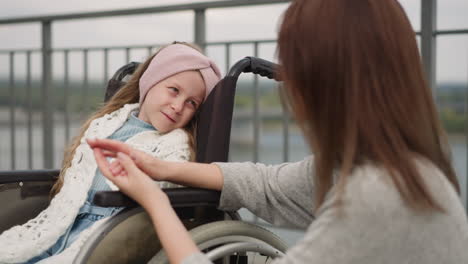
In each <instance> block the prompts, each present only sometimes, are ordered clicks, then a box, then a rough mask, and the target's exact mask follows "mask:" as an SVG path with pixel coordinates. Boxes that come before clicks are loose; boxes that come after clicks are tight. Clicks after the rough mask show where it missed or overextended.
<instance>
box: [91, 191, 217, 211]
mask: <svg viewBox="0 0 468 264" xmlns="http://www.w3.org/2000/svg"><path fill="white" fill-rule="evenodd" d="M163 191H164V192H165V193H166V194H167V196H168V197H169V201H170V202H171V205H172V207H174V208H177V207H191V206H213V207H216V206H218V204H219V197H220V194H221V192H219V191H212V190H207V189H198V188H167V189H163ZM93 204H95V205H97V206H102V207H120V206H124V207H135V206H138V204H137V203H136V202H135V201H134V200H132V199H130V198H129V197H128V196H126V195H125V194H123V193H121V192H119V191H103V192H97V193H96V194H95V195H94V199H93Z"/></svg>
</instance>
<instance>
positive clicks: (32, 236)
mask: <svg viewBox="0 0 468 264" xmlns="http://www.w3.org/2000/svg"><path fill="white" fill-rule="evenodd" d="M138 107H139V105H138V104H127V105H125V106H123V107H122V108H120V109H118V110H117V111H114V112H112V113H110V114H106V115H104V116H103V117H100V118H97V119H95V120H93V121H92V122H91V124H90V126H89V128H88V129H87V131H86V132H85V134H84V136H83V138H81V142H80V145H79V146H78V147H77V148H76V151H75V155H74V156H73V159H72V164H71V166H70V168H69V169H67V171H66V173H65V177H64V184H63V187H62V189H61V190H60V192H59V193H58V194H57V195H56V196H55V197H54V198H53V199H52V200H51V202H50V205H49V207H47V208H46V209H45V210H43V211H42V212H41V213H40V214H39V215H38V216H37V217H36V218H34V219H31V220H29V221H28V222H27V223H25V224H23V225H18V226H14V227H12V228H10V229H9V230H6V231H5V232H3V233H2V234H1V235H0V263H18V262H25V261H27V260H29V259H31V258H32V257H34V256H37V255H39V254H41V253H42V252H44V251H45V250H47V249H48V248H50V247H51V246H52V245H53V244H54V243H55V242H56V241H57V240H58V238H59V237H60V236H61V235H62V234H64V233H65V232H66V230H67V229H68V227H69V226H70V225H71V224H72V223H73V222H74V220H75V218H76V216H77V214H78V211H79V209H80V208H81V206H82V205H83V204H84V202H85V201H86V199H87V194H88V191H89V189H90V187H91V184H92V182H93V178H94V175H95V174H96V173H95V172H96V169H97V165H96V162H95V159H94V155H93V152H92V149H91V148H90V147H89V145H88V144H87V143H86V141H85V139H86V138H106V137H108V136H110V135H112V133H114V132H115V131H116V130H117V129H118V128H120V127H121V126H122V125H123V124H124V122H125V121H126V120H127V118H128V116H129V115H130V113H131V112H132V111H133V110H136V109H138ZM126 143H127V144H129V145H131V146H132V147H134V148H135V149H139V150H142V151H145V152H147V153H149V154H150V155H152V156H154V157H157V158H160V159H164V160H172V161H187V160H188V159H189V157H190V148H189V145H188V137H187V134H186V133H185V131H183V130H182V129H176V130H173V131H171V132H169V133H166V134H160V133H159V132H157V131H145V132H141V133H138V134H137V135H134V136H133V137H131V138H129V139H128V140H127V141H126ZM160 186H161V187H162V188H167V187H174V186H175V185H173V184H170V183H167V182H164V183H160ZM107 220H108V218H104V219H101V220H100V221H98V222H96V223H95V224H94V225H93V226H91V227H90V228H88V229H87V230H84V231H83V232H82V233H81V234H80V237H79V238H78V239H77V240H76V241H75V242H74V243H73V244H72V245H71V246H70V247H69V248H67V249H66V250H65V251H63V252H62V253H61V254H58V255H55V256H52V257H50V258H47V259H44V260H43V261H41V262H40V263H71V262H72V260H73V259H74V257H75V256H76V254H77V253H78V252H79V249H80V248H81V246H82V245H83V244H84V243H85V242H86V239H87V238H88V237H89V236H90V235H91V233H92V230H94V229H96V228H98V227H99V226H100V225H101V224H102V223H104V222H105V221H107Z"/></svg>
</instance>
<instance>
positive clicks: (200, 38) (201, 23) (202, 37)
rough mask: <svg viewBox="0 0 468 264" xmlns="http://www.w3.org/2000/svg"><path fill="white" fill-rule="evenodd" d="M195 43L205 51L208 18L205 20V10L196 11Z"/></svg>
mask: <svg viewBox="0 0 468 264" xmlns="http://www.w3.org/2000/svg"><path fill="white" fill-rule="evenodd" d="M194 26H195V28H194V34H195V43H196V44H197V45H198V46H200V48H201V49H202V50H203V51H205V43H206V34H205V33H206V18H205V9H196V10H195V25H194Z"/></svg>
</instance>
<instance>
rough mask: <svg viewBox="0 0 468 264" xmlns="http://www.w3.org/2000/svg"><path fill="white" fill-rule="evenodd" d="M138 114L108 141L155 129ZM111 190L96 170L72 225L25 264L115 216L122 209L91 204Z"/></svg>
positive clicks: (58, 250) (53, 252)
mask: <svg viewBox="0 0 468 264" xmlns="http://www.w3.org/2000/svg"><path fill="white" fill-rule="evenodd" d="M137 116H138V113H137V112H133V113H131V114H130V116H129V118H128V119H127V121H126V122H125V123H124V124H123V125H122V127H120V128H119V129H118V130H117V131H116V132H114V133H113V134H112V135H111V136H109V137H108V138H109V139H114V140H119V141H126V140H127V139H129V138H130V137H132V136H133V135H136V134H138V133H140V132H143V131H151V130H155V128H154V127H153V126H152V125H150V124H148V123H146V122H144V121H142V120H140V119H138V118H137ZM109 190H111V189H110V187H109V185H108V184H107V183H106V179H105V177H104V175H102V173H101V171H100V170H99V169H97V170H96V175H95V176H94V179H93V183H92V185H91V188H90V190H89V192H88V198H87V200H86V202H85V203H84V205H83V206H82V207H81V208H80V210H79V212H78V215H77V216H76V218H75V221H74V222H73V224H72V225H71V226H70V227H69V228H68V229H67V231H66V232H65V233H64V234H63V235H62V236H61V237H60V238H59V239H58V240H57V242H56V243H55V244H54V245H53V246H52V247H50V248H49V249H48V250H46V251H45V252H43V253H42V254H40V255H38V256H36V257H34V258H32V259H30V260H28V261H27V262H25V264H33V263H36V262H38V261H40V260H42V259H45V258H48V257H50V256H53V255H57V254H59V253H61V252H62V251H64V250H65V249H66V248H68V247H69V246H70V245H71V244H72V243H73V242H74V241H75V240H76V239H77V238H78V237H79V235H80V233H81V232H82V231H83V230H85V229H87V228H89V227H90V226H91V225H93V224H94V223H95V222H96V221H98V220H100V219H102V218H104V217H108V216H112V215H115V214H117V213H118V212H120V211H121V210H123V209H124V207H100V206H97V205H94V204H93V203H92V201H93V198H94V195H95V194H96V192H98V191H109Z"/></svg>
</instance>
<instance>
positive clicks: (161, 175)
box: [87, 139, 171, 181]
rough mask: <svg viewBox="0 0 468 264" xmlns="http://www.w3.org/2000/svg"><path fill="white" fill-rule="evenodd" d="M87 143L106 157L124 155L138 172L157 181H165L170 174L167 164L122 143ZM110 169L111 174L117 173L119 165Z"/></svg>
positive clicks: (111, 141)
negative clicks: (130, 160)
mask: <svg viewBox="0 0 468 264" xmlns="http://www.w3.org/2000/svg"><path fill="white" fill-rule="evenodd" d="M87 142H88V144H89V146H90V147H91V148H93V149H95V148H99V149H101V153H102V154H103V155H104V156H106V157H117V153H119V152H121V153H123V154H126V155H127V156H129V157H130V158H131V159H132V160H133V162H134V164H135V165H136V166H137V167H138V168H139V169H140V170H142V171H143V172H144V173H146V174H148V175H149V176H150V177H151V178H153V179H155V180H157V181H164V180H167V178H168V177H169V173H170V172H171V170H170V168H171V166H170V164H169V163H168V162H165V161H162V160H160V159H157V158H154V157H152V156H151V155H149V154H146V153H145V152H143V151H139V150H136V149H133V148H132V147H130V146H129V145H127V144H125V143H123V142H120V141H117V140H111V139H87ZM110 168H111V171H112V172H114V170H115V172H116V173H118V172H120V168H121V165H120V164H119V163H118V162H117V163H115V164H114V163H113V165H111V167H110Z"/></svg>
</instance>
